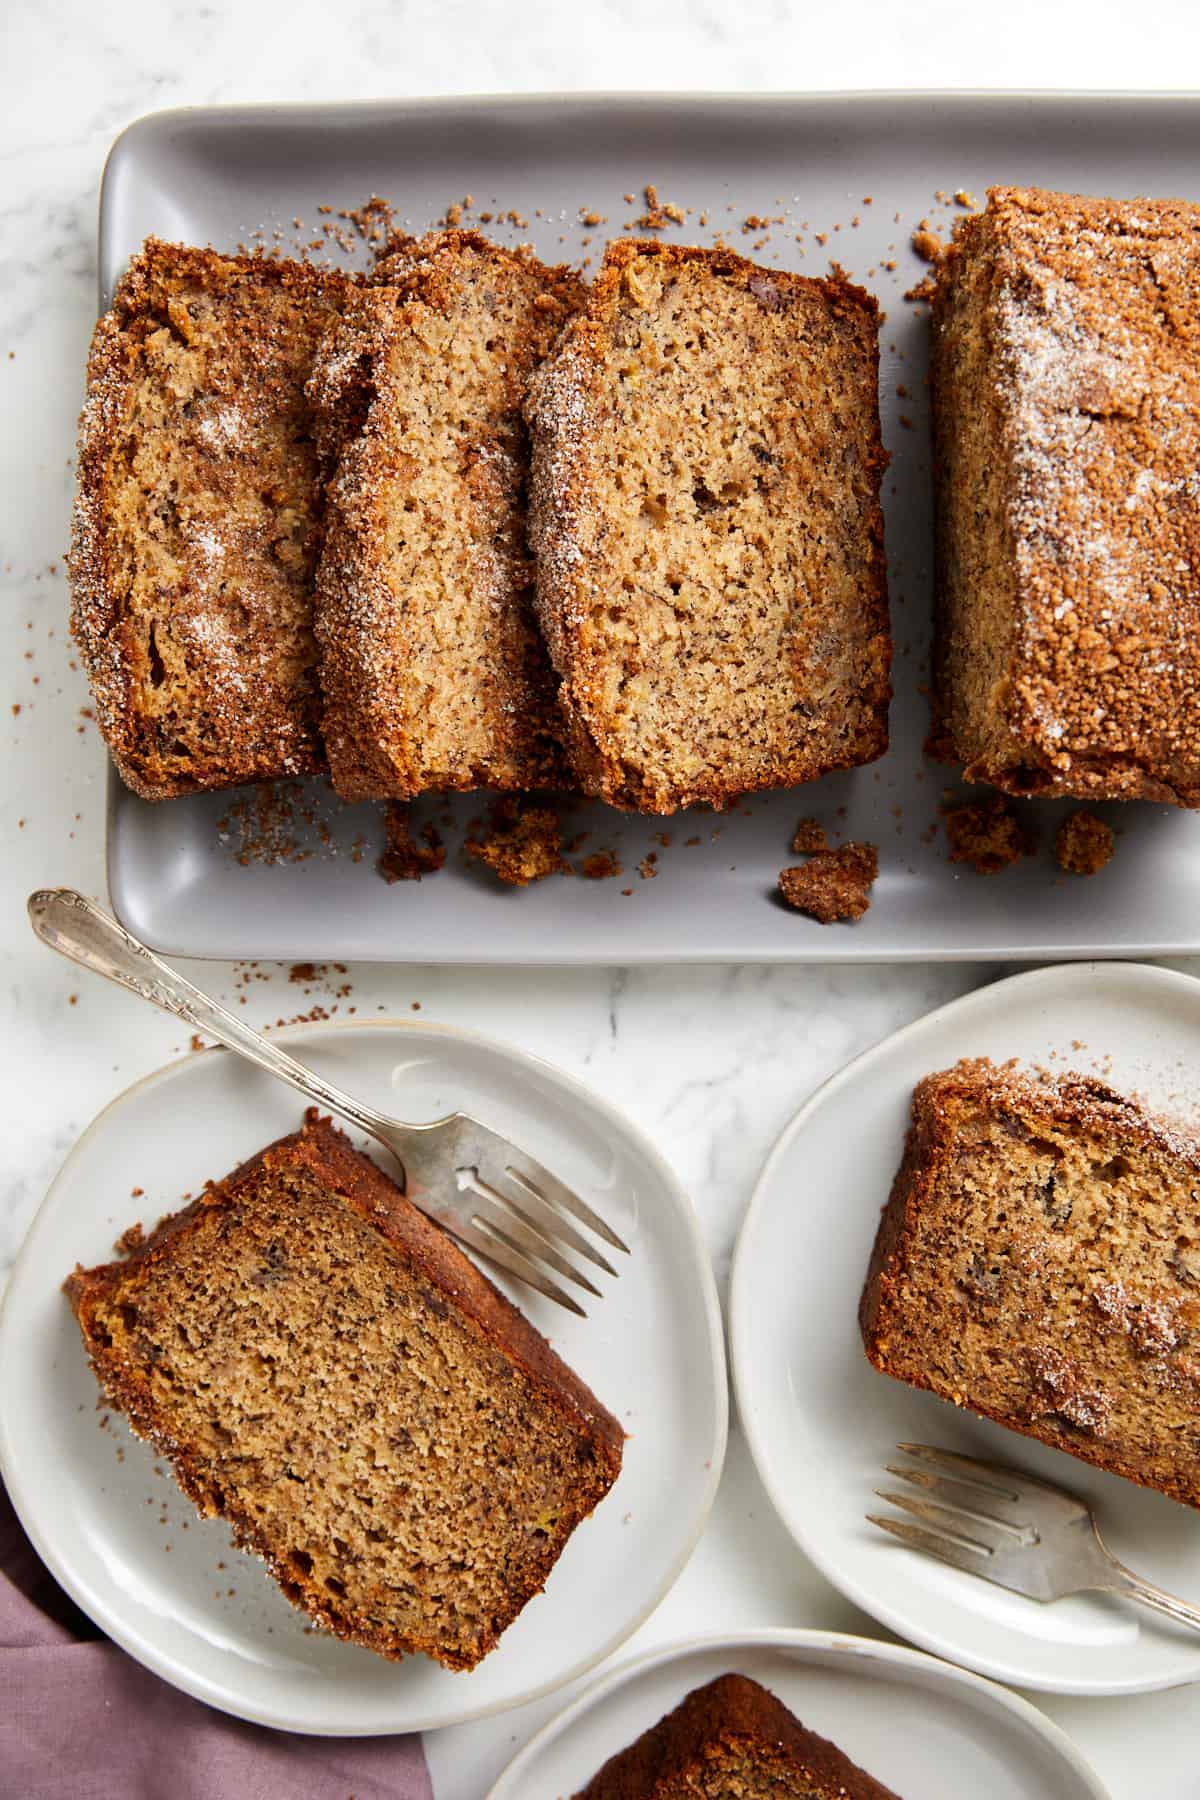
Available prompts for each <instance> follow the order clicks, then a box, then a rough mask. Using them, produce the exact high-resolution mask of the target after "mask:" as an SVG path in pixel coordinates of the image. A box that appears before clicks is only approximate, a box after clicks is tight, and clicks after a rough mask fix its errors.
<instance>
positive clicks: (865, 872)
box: [779, 843, 879, 925]
mask: <svg viewBox="0 0 1200 1800" xmlns="http://www.w3.org/2000/svg"><path fill="white" fill-rule="evenodd" d="M793 848H796V846H793ZM800 853H801V854H807V855H808V861H807V862H805V863H800V864H798V865H797V866H796V867H795V868H791V869H781V870H780V872H779V892H780V894H781V895H782V896H783V899H784V902H785V904H786V905H788V906H790V907H791V908H792V910H793V911H794V912H801V913H806V914H807V915H808V917H809V918H810V919H816V921H817V923H818V924H819V925H834V924H836V923H837V922H838V921H839V920H843V919H861V918H862V916H863V914H864V913H865V912H866V911H867V910H868V908H869V907H870V904H871V888H872V886H873V884H874V883H875V881H876V880H877V879H878V876H879V852H878V850H877V849H876V848H875V846H874V844H856V843H846V844H839V845H838V847H837V849H836V850H830V849H828V848H825V849H814V850H810V851H806V850H805V848H804V847H803V846H801V847H800Z"/></svg>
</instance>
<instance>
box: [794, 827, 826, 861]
mask: <svg viewBox="0 0 1200 1800" xmlns="http://www.w3.org/2000/svg"><path fill="white" fill-rule="evenodd" d="M828 848H829V839H828V838H827V837H826V836H825V827H824V826H823V825H822V824H821V823H820V821H819V820H817V819H801V821H800V823H799V824H798V825H797V827H796V829H795V831H794V833H793V834H792V855H793V856H814V855H816V853H817V852H818V851H819V850H828Z"/></svg>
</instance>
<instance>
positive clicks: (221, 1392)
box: [67, 1112, 623, 1669]
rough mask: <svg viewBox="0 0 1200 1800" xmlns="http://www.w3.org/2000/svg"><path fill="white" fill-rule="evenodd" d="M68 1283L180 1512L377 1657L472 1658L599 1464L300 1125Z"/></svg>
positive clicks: (561, 1377) (334, 1154)
mask: <svg viewBox="0 0 1200 1800" xmlns="http://www.w3.org/2000/svg"><path fill="white" fill-rule="evenodd" d="M67 1290H68V1293H69V1295H70V1297H71V1301H72V1304H73V1306H74V1308H75V1311H76V1314H77V1316H78V1319H79V1324H80V1329H81V1330H82V1332H83V1338H84V1342H85V1344H86V1346H87V1349H88V1353H89V1355H90V1357H91V1360H92V1364H93V1366H94V1368H95V1371H96V1374H97V1376H98V1378H99V1380H100V1382H101V1384H102V1386H103V1387H104V1389H105V1390H106V1392H107V1394H108V1396H109V1398H110V1399H111V1400H112V1402H113V1404H114V1405H116V1406H118V1407H121V1408H123V1409H124V1411H125V1412H126V1413H127V1414H128V1416H129V1421H130V1424H131V1425H132V1426H133V1428H134V1430H135V1431H137V1432H138V1433H140V1435H142V1436H143V1437H146V1438H149V1439H150V1440H151V1441H152V1442H153V1443H154V1444H155V1446H156V1447H157V1448H158V1449H159V1450H160V1451H161V1452H162V1453H163V1454H164V1455H165V1456H167V1457H168V1458H169V1459H170V1461H171V1464H172V1466H173V1468H174V1471H175V1474H176V1476H177V1478H178V1480H179V1483H180V1485H181V1486H182V1487H183V1489H184V1490H185V1491H186V1493H187V1494H188V1495H190V1497H191V1498H192V1500H194V1501H195V1503H196V1505H197V1506H198V1507H199V1509H200V1511H201V1512H202V1513H206V1514H219V1515H220V1516H221V1517H223V1518H225V1519H227V1520H228V1521H229V1523H230V1525H231V1526H232V1527H233V1531H234V1534H235V1536H236V1537H237V1539H238V1541H239V1542H240V1543H241V1544H242V1545H243V1546H244V1547H245V1548H246V1549H248V1550H253V1551H255V1552H257V1553H258V1555H260V1556H262V1557H264V1558H265V1559H266V1562H267V1565H268V1568H269V1569H270V1571H271V1573H272V1574H273V1575H274V1577H275V1579H276V1581H278V1583H279V1585H280V1587H281V1588H282V1589H283V1591H284V1593H285V1594H286V1595H287V1597H288V1598H289V1600H291V1601H293V1602H294V1604H295V1605H297V1606H299V1607H302V1608H303V1609H304V1611H305V1612H307V1613H309V1614H311V1615H312V1617H313V1618H314V1619H317V1620H319V1621H320V1623H321V1624H322V1625H324V1626H326V1627H327V1628H328V1629H329V1630H330V1631H332V1632H335V1633H336V1634H337V1636H339V1637H343V1638H348V1639H351V1640H353V1641H354V1642H355V1643H358V1644H363V1645H365V1646H366V1647H367V1648H368V1649H371V1650H376V1651H378V1652H380V1654H382V1655H383V1656H388V1657H400V1656H404V1655H407V1654H408V1653H410V1652H415V1651H423V1652H424V1653H425V1654H426V1655H428V1656H432V1657H435V1658H436V1659H437V1661H439V1662H441V1663H444V1664H445V1665H446V1666H447V1667H448V1668H452V1669H469V1668H472V1667H473V1666H474V1665H475V1664H476V1663H477V1662H478V1661H479V1660H480V1658H481V1657H483V1656H486V1654H487V1653H488V1651H489V1650H491V1649H492V1648H493V1647H494V1645H495V1644H496V1642H497V1640H498V1638H499V1637H500V1634H501V1632H503V1631H504V1630H505V1628H506V1627H507V1626H508V1625H509V1624H510V1623H511V1622H512V1620H513V1619H515V1618H516V1616H517V1614H518V1613H519V1612H520V1611H521V1608H522V1607H523V1606H524V1605H525V1604H526V1602H527V1601H528V1600H530V1599H531V1598H532V1597H533V1595H534V1594H536V1593H538V1592H539V1591H540V1589H541V1588H542V1587H543V1585H544V1584H545V1581H546V1578H547V1576H548V1575H549V1574H550V1571H551V1569H552V1568H553V1567H554V1564H555V1562H556V1561H557V1560H558V1557H559V1555H560V1554H561V1552H562V1549H563V1547H564V1545H565V1544H566V1542H567V1539H568V1538H569V1537H570V1535H571V1533H572V1532H573V1531H574V1529H575V1527H576V1525H578V1524H579V1522H580V1520H581V1519H583V1518H585V1517H586V1516H587V1514H588V1513H590V1512H591V1511H592V1509H593V1507H594V1506H596V1504H597V1503H598V1502H599V1501H600V1500H602V1499H603V1498H604V1496H605V1494H606V1493H607V1492H608V1490H609V1488H610V1487H611V1486H612V1484H613V1482H614V1481H615V1480H616V1478H617V1475H618V1474H619V1472H620V1468H621V1451H622V1441H623V1434H622V1432H621V1428H620V1426H619V1425H618V1424H617V1422H616V1420H615V1419H614V1418H613V1417H612V1416H611V1414H609V1413H608V1412H606V1411H605V1409H604V1408H603V1407H602V1406H601V1405H600V1403H599V1401H598V1400H597V1399H596V1398H595V1396H594V1395H593V1394H592V1393H591V1392H590V1391H589V1390H588V1389H587V1388H586V1387H585V1386H584V1384H583V1382H582V1381H580V1380H579V1379H578V1377H577V1376H576V1375H574V1374H573V1373H572V1372H571V1370H570V1369H568V1368H567V1366H566V1365H565V1364H564V1363H563V1362H562V1361H561V1360H560V1359H559V1357H557V1356H556V1355H555V1354H554V1352H553V1350H551V1348H550V1346H549V1345H548V1344H547V1343H546V1341H545V1339H544V1338H543V1337H542V1336H541V1335H540V1333H538V1332H537V1331H535V1330H534V1328H533V1326H532V1325H530V1324H529V1323H528V1321H527V1320H526V1319H524V1318H523V1317H522V1315H521V1314H520V1313H519V1312H518V1311H517V1310H516V1308H515V1307H513V1306H511V1305H510V1304H509V1302H508V1301H507V1300H506V1299H505V1298H504V1297H503V1295H501V1294H500V1293H499V1292H498V1291H497V1289H496V1288H494V1287H493V1286H492V1284H491V1283H490V1282H489V1281H487V1280H485V1279H484V1277H483V1276H482V1275H481V1274H480V1273H479V1271H478V1269H477V1268H476V1267H475V1265H474V1264H473V1263H472V1262H470V1261H469V1260H468V1258H467V1257H465V1256H464V1255H463V1254H462V1253H461V1251H459V1250H458V1248H457V1247H456V1246H455V1245H454V1243H453V1242H452V1241H451V1240H450V1239H449V1238H448V1237H447V1236H446V1235H445V1233H444V1232H442V1231H441V1230H439V1229H438V1227H437V1226H435V1225H433V1224H432V1223H431V1222H430V1221H429V1220H428V1219H427V1218H426V1217H425V1216H424V1214H423V1213H420V1212H418V1211H417V1209H416V1208H415V1207H414V1206H412V1205H411V1204H410V1203H409V1201H408V1200H406V1199H405V1197H404V1195H403V1194H402V1193H401V1192H400V1191H399V1189H398V1188H397V1187H396V1186H395V1185H394V1184H393V1183H392V1182H391V1181H389V1180H388V1178H387V1176H386V1175H384V1174H383V1173H382V1171H381V1170H380V1169H378V1168H377V1167H376V1165H375V1164H374V1163H373V1162H372V1161H371V1160H370V1159H369V1158H368V1157H366V1156H362V1155H360V1154H359V1153H358V1152H357V1151H355V1150H354V1149H353V1148H352V1147H351V1145H350V1142H349V1140H348V1139H347V1138H346V1137H344V1136H343V1135H342V1133H341V1132H340V1131H337V1130H335V1129H334V1128H333V1126H332V1125H331V1124H330V1123H329V1121H328V1119H321V1118H318V1116H317V1114H316V1113H315V1112H310V1113H308V1114H307V1115H306V1118H305V1124H304V1128H303V1130H302V1131H300V1132H298V1133H297V1134H295V1135H294V1136H292V1137H286V1138H282V1139H280V1141H279V1142H278V1143H276V1144H273V1145H271V1146H270V1147H269V1148H268V1149H266V1150H264V1151H262V1152H261V1154H260V1155H258V1156H257V1157H255V1158H254V1159H253V1161H251V1162H249V1163H246V1164H245V1165H244V1166H243V1167H242V1168H240V1169H238V1170H236V1171H235V1173H234V1174H232V1175H231V1176H229V1177H228V1179H227V1180H225V1181H223V1182H221V1183H219V1184H218V1185H217V1186H215V1187H211V1188H209V1189H208V1190H207V1191H206V1192H205V1193H204V1194H203V1196H202V1197H201V1198H200V1199H199V1200H197V1201H195V1202H194V1203H193V1204H192V1205H191V1206H189V1207H187V1208H185V1210H184V1211H182V1212H179V1213H176V1214H175V1215H174V1216H172V1217H171V1218H168V1219H165V1220H164V1221H163V1222H162V1224H161V1225H160V1226H159V1227H158V1229H157V1230H156V1231H155V1232H154V1234H153V1235H152V1236H151V1237H150V1238H149V1239H148V1240H147V1241H146V1243H145V1244H144V1245H143V1246H142V1247H141V1248H140V1249H139V1250H137V1251H136V1252H135V1254H133V1255H132V1256H130V1258H129V1259H128V1260H127V1261H125V1262H120V1263H110V1264H107V1265H105V1266H102V1267H100V1268H96V1269H77V1270H76V1272H75V1274H74V1275H73V1276H72V1277H71V1278H70V1280H69V1281H68V1284H67Z"/></svg>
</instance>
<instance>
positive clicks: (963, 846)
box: [942, 794, 1032, 875]
mask: <svg viewBox="0 0 1200 1800" xmlns="http://www.w3.org/2000/svg"><path fill="white" fill-rule="evenodd" d="M942 813H943V817H944V818H945V821H946V836H947V838H949V840H950V861H951V862H955V863H969V864H970V866H971V867H972V868H973V869H974V871H975V873H976V874H977V875H998V874H999V873H1000V870H1001V869H1007V868H1009V867H1010V865H1011V864H1013V863H1015V862H1020V860H1021V858H1022V857H1023V856H1028V855H1029V853H1030V850H1031V848H1032V846H1031V844H1030V840H1029V834H1028V833H1027V831H1026V830H1025V827H1024V826H1023V825H1022V823H1021V821H1020V819H1019V818H1018V817H1017V815H1016V813H1015V812H1014V811H1013V810H1012V807H1011V806H1010V805H1009V802H1008V801H1007V800H1005V799H1004V798H1003V797H1002V796H1001V795H999V794H996V795H994V796H993V797H992V798H991V799H990V800H982V801H972V802H971V803H969V804H968V805H966V806H946V807H943V808H942Z"/></svg>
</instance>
